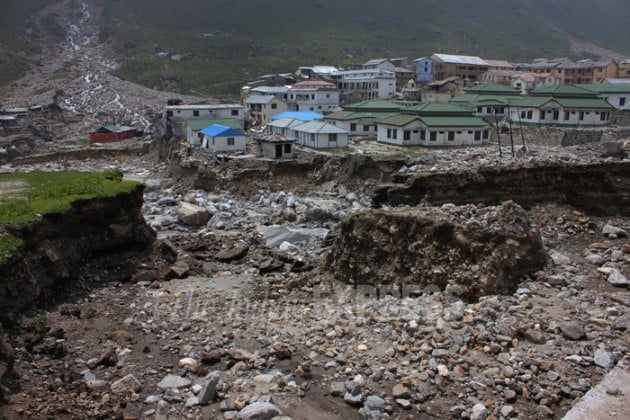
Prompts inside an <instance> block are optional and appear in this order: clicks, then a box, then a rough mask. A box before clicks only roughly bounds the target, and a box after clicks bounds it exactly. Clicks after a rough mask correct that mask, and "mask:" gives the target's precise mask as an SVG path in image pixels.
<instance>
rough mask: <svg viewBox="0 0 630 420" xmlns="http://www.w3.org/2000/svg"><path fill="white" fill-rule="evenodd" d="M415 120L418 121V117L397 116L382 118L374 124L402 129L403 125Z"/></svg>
mask: <svg viewBox="0 0 630 420" xmlns="http://www.w3.org/2000/svg"><path fill="white" fill-rule="evenodd" d="M416 120H420V117H419V116H418V115H408V114H397V115H393V116H391V117H388V118H382V119H380V120H378V121H377V122H376V123H377V124H383V125H394V126H396V127H404V126H405V125H407V124H409V123H411V122H413V121H416Z"/></svg>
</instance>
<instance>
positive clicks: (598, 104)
mask: <svg viewBox="0 0 630 420" xmlns="http://www.w3.org/2000/svg"><path fill="white" fill-rule="evenodd" d="M554 100H556V101H558V103H560V105H562V108H565V109H615V107H614V106H612V105H610V104H609V103H608V102H606V101H605V100H603V99H588V98H586V99H577V98H576V99H572V98H555V99H554Z"/></svg>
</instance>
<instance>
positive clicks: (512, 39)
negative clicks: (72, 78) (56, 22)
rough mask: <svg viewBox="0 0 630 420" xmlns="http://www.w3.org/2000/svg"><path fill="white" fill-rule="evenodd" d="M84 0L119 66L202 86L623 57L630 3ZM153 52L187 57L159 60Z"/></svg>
mask: <svg viewBox="0 0 630 420" xmlns="http://www.w3.org/2000/svg"><path fill="white" fill-rule="evenodd" d="M37 1H38V0H28V1H26V2H25V3H37ZM2 2H4V3H12V4H13V3H20V4H21V3H22V2H23V0H21V1H20V2H17V1H8V0H0V3H2ZM86 2H88V3H92V4H94V5H98V6H99V7H100V8H102V13H101V14H100V16H98V18H99V22H100V27H101V33H100V37H99V39H100V42H102V43H104V44H107V45H110V46H113V53H114V56H115V57H116V59H117V61H118V62H120V63H121V64H122V65H121V67H120V68H119V69H118V70H117V71H116V74H117V75H119V76H120V77H123V78H125V79H128V80H133V81H136V82H139V83H142V84H145V85H147V86H151V87H158V88H163V89H175V90H180V91H182V92H188V93H197V94H203V95H207V94H220V93H231V94H234V93H236V92H238V88H239V87H240V86H241V85H242V84H243V83H244V82H245V81H247V80H251V79H253V78H255V77H256V76H258V75H260V74H265V73H271V72H291V71H294V70H295V68H296V67H297V66H299V65H313V64H331V65H343V64H350V63H360V62H363V61H365V60H367V59H369V58H376V57H395V56H406V57H409V58H412V59H413V58H417V57H420V56H423V55H427V54H431V53H433V52H438V51H439V52H445V53H462V54H472V55H481V56H484V57H487V58H505V59H510V60H517V61H520V60H523V61H524V60H531V59H533V58H536V57H541V56H547V57H554V56H571V55H572V53H571V42H570V38H574V39H577V40H580V41H585V42H589V43H592V44H595V45H597V46H600V47H604V48H607V49H610V50H614V51H616V52H619V53H621V54H626V55H630V44H628V43H627V42H626V41H627V40H628V39H630V25H628V24H627V22H629V21H630V2H628V1H627V0H555V1H553V2H549V1H547V0H390V1H388V2H382V1H376V0H338V1H334V2H332V1H324V0H239V1H236V2H235V1H232V0H180V1H176V2H175V1H172V0H124V1H123V0H86ZM77 3H79V1H78V0H77ZM40 26H42V25H40ZM160 51H166V52H169V53H172V54H178V55H182V56H183V59H182V60H181V61H172V60H164V59H160V58H158V57H157V56H156V52H160Z"/></svg>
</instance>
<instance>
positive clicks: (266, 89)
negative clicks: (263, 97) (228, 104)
mask: <svg viewBox="0 0 630 420" xmlns="http://www.w3.org/2000/svg"><path fill="white" fill-rule="evenodd" d="M288 91H289V89H288V88H287V87H286V86H258V87H255V88H253V89H252V92H259V93H270V94H274V93H287V92H288Z"/></svg>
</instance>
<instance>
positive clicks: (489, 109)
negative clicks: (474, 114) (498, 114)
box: [486, 106, 492, 114]
mask: <svg viewBox="0 0 630 420" xmlns="http://www.w3.org/2000/svg"><path fill="white" fill-rule="evenodd" d="M486 112H487V113H488V114H492V108H491V107H489V106H487V107H486Z"/></svg>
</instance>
